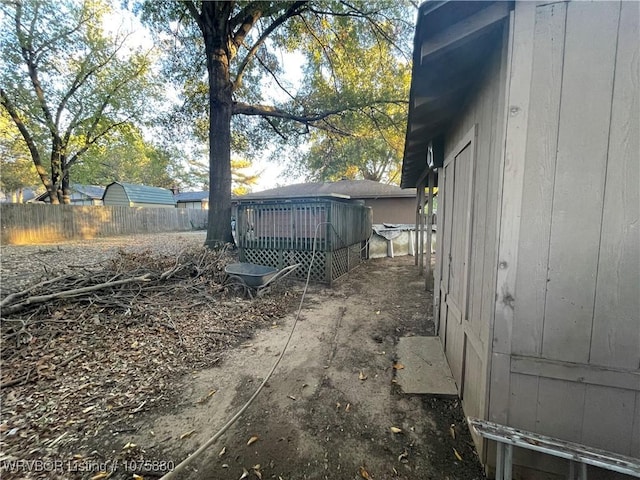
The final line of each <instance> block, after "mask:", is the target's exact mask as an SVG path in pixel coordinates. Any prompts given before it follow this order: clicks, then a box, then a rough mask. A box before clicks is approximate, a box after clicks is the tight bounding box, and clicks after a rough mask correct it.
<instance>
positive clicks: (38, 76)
mask: <svg viewBox="0 0 640 480" xmlns="http://www.w3.org/2000/svg"><path fill="white" fill-rule="evenodd" d="M1 12H2V15H1V16H0V22H1V27H2V29H1V30H0V31H1V32H2V33H0V54H1V55H2V58H3V59H4V62H2V64H1V66H0V75H1V77H2V83H1V84H0V99H1V102H2V106H3V107H4V108H5V109H6V111H7V112H8V114H9V116H10V118H11V119H12V121H13V122H14V123H15V125H16V127H17V128H18V130H19V132H20V134H21V136H22V137H23V140H24V142H25V144H26V146H27V148H28V151H29V153H30V156H31V159H32V161H33V163H34V165H35V168H36V170H37V173H38V175H39V177H40V180H41V182H42V184H43V185H44V186H45V187H46V189H47V191H48V192H49V193H50V198H51V200H52V203H62V202H68V201H69V190H68V187H69V182H70V172H71V170H72V168H74V166H75V165H77V164H79V162H80V160H81V158H82V156H83V155H84V154H85V153H86V152H87V151H89V150H90V149H93V148H97V147H99V146H100V145H102V144H103V142H105V141H106V139H107V136H108V135H115V134H116V132H117V131H118V130H119V129H121V128H124V127H126V126H128V125H130V124H131V122H133V121H136V122H139V121H141V120H142V118H143V117H144V113H145V110H146V109H147V108H149V106H150V104H151V102H152V97H153V95H154V94H155V91H156V86H155V85H154V83H153V80H152V76H151V70H150V67H151V65H152V61H153V58H152V53H151V52H149V51H143V50H141V49H139V48H135V47H134V46H133V45H132V43H131V42H130V41H129V33H127V32H126V31H125V32H116V33H113V34H108V33H107V32H105V21H106V16H107V15H109V14H110V13H112V11H111V7H110V2H107V1H106V0H84V1H81V2H77V1H72V0H69V1H56V2H48V1H39V0H14V1H12V2H4V3H3V4H2V11H1Z"/></svg>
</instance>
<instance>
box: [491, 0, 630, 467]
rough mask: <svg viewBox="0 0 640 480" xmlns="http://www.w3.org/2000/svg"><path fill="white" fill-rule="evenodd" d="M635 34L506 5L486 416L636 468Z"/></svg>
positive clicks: (621, 19) (616, 19) (572, 11)
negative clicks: (511, 19)
mask: <svg viewBox="0 0 640 480" xmlns="http://www.w3.org/2000/svg"><path fill="white" fill-rule="evenodd" d="M523 4H524V5H523ZM639 21H640V3H637V2H635V1H628V2H622V3H621V2H569V3H564V2H561V3H560V2H559V3H548V2H547V3H544V4H543V3H539V4H538V5H535V4H531V3H529V2H522V4H521V3H520V2H517V3H516V10H515V33H514V35H515V40H514V50H513V61H512V68H513V72H512V74H511V78H512V84H511V85H512V87H511V92H510V100H509V101H510V106H509V108H510V115H509V122H510V124H512V125H509V126H507V142H506V145H507V147H506V148H507V155H506V160H505V162H506V163H505V178H504V197H503V200H502V205H503V207H502V210H503V216H502V218H503V224H502V232H503V235H502V238H501V246H500V250H501V251H500V258H499V264H500V265H501V266H502V265H503V264H504V265H505V266H506V265H508V267H507V268H505V270H508V272H507V271H505V272H504V273H503V272H501V271H500V269H499V272H500V273H499V274H498V284H497V292H496V293H497V295H498V297H499V298H498V300H497V302H496V326H495V342H494V353H495V355H494V364H493V370H494V372H493V376H492V378H494V379H495V381H493V382H492V393H491V398H492V401H491V403H492V407H491V408H492V411H491V416H490V417H491V419H493V420H496V421H500V422H502V423H507V424H509V425H512V426H515V427H521V428H524V429H529V430H533V431H536V432H539V433H543V434H547V435H551V436H554V437H559V438H563V439H566V440H572V441H577V442H581V443H585V444H588V445H591V446H595V447H600V448H603V449H606V450H609V451H615V452H618V453H621V454H625V455H631V456H634V457H638V458H640V211H639V210H640V198H639V194H638V190H639V187H638V186H639V185H640V173H639V170H640V144H639V137H640V135H639V132H640V122H639V118H638V117H639V115H640V113H639V112H640V103H639V93H638V92H639V85H640V74H639V62H640V53H639V46H640V42H639V41H638V39H639V38H640V29H639ZM516 80H517V81H516ZM523 86H524V87H523ZM518 158H519V159H522V158H523V159H524V162H522V160H520V161H519V162H520V165H519V166H516V167H515V168H513V167H510V161H512V160H511V159H518ZM514 205H515V208H520V210H519V211H518V212H514V213H513V214H511V215H505V210H506V211H509V208H513V206H514ZM520 205H521V206H520ZM509 232H511V233H509ZM518 232H519V233H518ZM514 267H515V268H514ZM500 268H502V267H500ZM507 295H508V298H507Z"/></svg>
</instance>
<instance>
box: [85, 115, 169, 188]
mask: <svg viewBox="0 0 640 480" xmlns="http://www.w3.org/2000/svg"><path fill="white" fill-rule="evenodd" d="M179 158H180V157H177V156H175V155H172V154H171V153H170V152H167V151H165V150H163V149H161V148H159V147H155V146H153V145H150V144H149V143H148V142H145V140H144V138H143V136H142V132H141V131H140V129H139V128H137V127H135V126H134V125H132V124H125V125H122V126H121V127H120V128H119V129H117V130H112V131H110V132H109V133H107V134H106V135H105V136H104V138H103V141H102V142H100V144H99V145H96V146H95V147H94V148H93V149H91V150H90V151H89V152H87V154H85V155H84V156H83V157H82V158H81V160H80V161H79V162H78V163H77V164H76V166H75V167H74V180H75V182H77V183H83V184H89V185H107V184H109V183H111V182H114V181H122V182H129V183H140V184H144V185H152V186H155V187H164V188H171V187H173V186H174V184H175V183H176V182H175V180H174V178H173V175H171V173H172V172H173V170H177V169H178V168H179V165H178V161H179Z"/></svg>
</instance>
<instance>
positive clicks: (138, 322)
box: [0, 247, 298, 479]
mask: <svg viewBox="0 0 640 480" xmlns="http://www.w3.org/2000/svg"><path fill="white" fill-rule="evenodd" d="M4 261H5V258H3V263H4ZM237 261H238V260H237V258H236V255H235V254H234V253H233V252H230V251H228V250H226V249H222V250H219V251H212V250H209V249H206V248H204V247H188V248H185V249H184V250H182V251H181V252H180V253H178V254H177V255H176V254H165V253H160V254H159V253H157V251H152V250H142V251H140V250H138V251H134V252H131V251H124V250H120V251H118V252H117V253H116V254H115V255H114V256H112V257H111V258H109V259H108V260H105V261H102V262H100V263H97V264H94V265H90V266H76V267H65V268H64V269H60V270H59V271H57V270H55V269H51V270H49V271H47V272H46V274H45V275H43V278H40V279H31V281H30V282H22V283H21V284H20V288H21V290H16V289H15V288H14V289H13V290H14V291H11V289H8V288H6V283H5V282H3V283H4V285H5V288H3V293H2V297H3V298H2V324H1V326H2V329H1V335H2V351H1V360H2V378H1V382H2V383H1V385H2V389H1V396H2V412H1V423H0V447H1V448H0V452H1V454H0V462H3V465H5V466H6V465H7V462H10V461H14V460H21V461H24V460H29V459H37V460H38V461H40V462H47V461H49V462H55V461H57V462H64V468H63V469H62V470H64V471H61V472H59V473H60V475H58V476H56V474H57V473H58V472H56V471H44V472H36V471H34V470H37V469H33V468H32V469H25V468H22V469H21V470H22V471H19V472H13V473H12V472H11V471H8V470H7V469H4V471H3V472H2V473H3V475H2V477H3V478H7V479H10V478H92V477H93V476H95V475H98V478H99V475H101V474H103V473H104V472H93V473H92V474H91V475H89V476H87V474H86V473H84V474H82V473H79V474H78V475H72V474H70V473H69V472H68V470H69V465H71V464H70V463H68V462H76V463H78V464H79V463H80V462H85V464H86V462H87V458H93V461H96V460H99V458H100V456H99V453H98V452H95V451H94V452H91V450H90V449H91V445H92V438H95V437H97V436H99V435H102V434H104V433H105V432H111V433H115V432H127V431H135V426H134V423H135V416H136V414H138V413H140V412H142V411H145V410H149V409H155V408H160V407H162V406H163V402H167V400H168V398H169V396H170V394H171V391H172V390H171V389H172V388H175V386H176V382H174V381H176V380H178V379H179V378H180V376H181V375H183V374H185V373H187V372H189V371H193V370H194V369H199V368H202V367H208V366H212V365H215V364H216V363H217V362H219V361H220V359H221V358H222V355H223V352H224V351H225V350H226V349H228V348H229V347H230V346H233V345H235V344H238V343H239V342H240V341H243V340H245V339H246V338H250V337H251V335H252V331H253V330H255V329H256V328H259V327H262V326H271V325H272V324H274V323H277V321H278V319H279V318H281V317H282V316H284V315H285V314H286V313H287V312H289V311H291V310H292V309H293V308H294V307H295V304H296V302H297V298H298V294H297V293H294V292H293V291H292V289H290V288H288V286H287V283H288V282H286V281H285V282H282V283H283V285H276V286H275V287H274V290H276V291H274V292H272V293H271V294H270V295H266V296H263V297H261V298H257V299H254V300H247V299H245V298H241V297H238V296H237V295H236V293H237V292H230V291H229V290H230V289H229V288H228V287H226V286H225V285H224V280H225V273H224V267H225V265H227V264H228V263H233V262H237ZM3 268H4V265H3ZM14 286H15V284H14ZM7 290H9V291H10V293H7ZM119 458H121V459H123V460H124V461H125V462H126V461H127V460H135V459H136V458H143V452H141V451H140V449H139V448H138V447H137V446H136V445H133V444H128V445H125V446H124V448H123V449H122V452H120V454H119ZM116 460H117V459H116ZM42 465H45V464H44V463H43V464H42ZM48 465H49V466H51V465H54V466H55V465H61V464H59V463H58V464H54V463H49V464H48ZM45 467H46V465H45ZM19 470H20V469H19ZM26 470H30V471H28V472H27V471H26ZM49 470H51V469H49ZM132 473H136V474H141V475H142V474H146V475H147V476H148V475H149V474H153V473H157V472H148V471H147V472H145V471H144V465H142V464H141V465H140V471H137V472H129V473H128V475H129V476H128V477H127V478H131V474H132ZM152 476H156V475H152Z"/></svg>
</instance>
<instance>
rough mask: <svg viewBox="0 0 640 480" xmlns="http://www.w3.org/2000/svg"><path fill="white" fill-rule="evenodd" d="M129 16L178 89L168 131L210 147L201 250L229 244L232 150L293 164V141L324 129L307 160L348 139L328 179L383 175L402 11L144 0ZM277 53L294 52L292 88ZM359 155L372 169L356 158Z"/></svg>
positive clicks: (403, 100)
mask: <svg viewBox="0 0 640 480" xmlns="http://www.w3.org/2000/svg"><path fill="white" fill-rule="evenodd" d="M136 8H137V9H138V10H139V11H141V12H142V14H143V18H145V19H146V21H147V22H148V24H149V25H151V26H152V27H153V28H154V30H155V34H156V41H157V42H158V43H159V44H162V50H163V51H165V52H166V53H167V54H168V55H169V57H168V58H167V60H166V61H165V73H166V75H165V76H166V78H168V79H170V80H171V81H172V82H174V85H175V86H176V90H177V91H178V92H179V100H180V103H181V108H180V109H179V110H177V111H175V112H172V115H170V116H169V118H168V121H167V122H166V125H167V126H168V127H170V128H173V129H176V128H177V127H178V125H188V128H186V129H184V130H183V129H180V128H177V130H178V132H179V134H183V135H189V134H191V135H195V136H196V137H198V138H200V139H201V140H206V141H207V142H208V143H209V174H210V184H211V185H210V186H211V189H210V191H211V196H210V202H209V204H210V211H209V220H210V221H209V230H208V232H207V240H206V244H207V245H210V246H214V245H219V244H220V242H225V241H229V240H230V239H231V229H230V224H229V222H228V221H226V220H225V219H226V218H228V217H230V215H231V202H230V195H231V186H232V175H231V158H232V156H231V152H233V153H234V154H235V155H236V156H239V157H242V158H251V156H252V154H253V153H256V152H262V151H263V150H264V148H265V146H266V145H270V146H271V148H272V150H274V151H275V152H276V153H275V154H276V155H277V156H279V157H281V158H282V157H283V156H284V155H286V153H287V151H285V149H283V148H279V147H280V146H283V145H288V146H289V150H288V153H289V154H290V155H291V154H292V155H296V156H298V157H299V156H300V154H299V152H300V151H302V150H301V149H299V148H296V147H299V146H300V144H301V141H300V138H301V137H306V138H308V134H309V133H311V132H317V131H323V132H327V133H326V134H325V135H320V134H317V135H318V136H317V137H316V138H315V140H316V141H317V143H318V144H320V146H319V147H317V148H316V150H314V152H313V153H314V154H315V157H317V158H319V157H320V156H322V155H323V152H325V153H326V152H327V151H331V150H330V149H328V147H333V146H335V145H336V144H338V143H340V142H343V140H342V138H341V137H351V138H352V139H353V142H352V143H350V144H348V143H346V142H344V143H345V145H344V146H340V147H339V150H340V151H343V150H344V151H345V152H346V153H344V152H343V153H342V155H341V158H340V161H341V162H342V163H344V164H345V165H344V168H336V169H333V168H332V170H336V171H337V170H343V171H352V170H353V164H354V163H355V164H359V165H358V166H357V167H355V168H356V169H357V170H358V171H362V172H365V173H366V174H367V175H369V176H376V177H380V178H382V177H383V176H384V175H387V176H388V177H390V176H392V173H391V170H392V169H393V167H394V165H396V164H397V158H398V156H397V152H398V147H399V143H401V140H400V142H398V141H397V139H396V138H395V137H394V135H395V133H396V132H397V131H400V130H401V129H402V121H401V120H400V118H401V117H402V116H403V115H404V114H405V112H406V110H403V109H406V104H407V100H408V99H407V88H406V86H407V85H408V83H407V80H406V78H405V76H406V72H408V61H409V58H410V56H409V55H408V54H407V52H409V51H410V48H409V41H410V38H411V35H412V31H413V24H412V22H411V21H410V20H409V18H410V17H413V7H411V4H409V3H407V2H406V1H404V2H403V1H400V2H399V1H397V0H378V1H377V2H368V1H365V0H356V1H352V2H342V1H335V0H334V1H328V0H324V1H322V0H318V1H313V2H305V1H296V2H281V1H266V2H263V1H260V2H258V1H234V2H231V1H218V2H195V1H190V0H185V1H181V2H154V1H151V0H146V1H144V2H143V3H142V4H137V5H136ZM282 52H289V53H292V52H298V54H300V53H302V55H303V58H304V59H305V60H304V62H305V64H304V67H303V70H302V72H303V79H302V80H303V81H302V83H301V84H298V83H297V82H296V81H295V80H294V79H292V78H287V77H288V75H289V72H288V70H287V68H285V61H286V60H285V59H287V58H291V57H287V56H285V55H283V54H282ZM403 55H404V58H403ZM396 57H397V58H398V59H396ZM376 67H377V68H376ZM390 75H396V80H397V81H398V82H399V83H400V86H399V87H398V88H395V85H394V81H393V79H391V80H390V78H393V77H390ZM301 85H302V86H301ZM176 118H180V119H181V120H183V121H181V122H179V123H177V122H175V119H176ZM371 129H374V130H376V131H378V137H379V138H376V136H375V135H371V134H370V130H371ZM205 134H206V136H205ZM399 138H401V135H400V137H399ZM365 140H366V141H365ZM276 142H279V143H280V146H279V145H277V144H276ZM274 145H276V146H275V147H274ZM322 145H324V147H322ZM365 145H369V147H368V149H364V146H365ZM365 155H366V156H367V158H368V159H371V162H373V163H372V164H368V163H367V162H366V161H362V157H363V156H365ZM310 158H311V157H310ZM325 162H328V163H331V161H329V160H325ZM379 164H380V165H384V167H380V168H379V167H378V166H377V165H379ZM367 169H368V170H367ZM312 170H314V174H317V175H329V173H327V172H325V171H324V170H323V169H321V168H315V167H314V168H312ZM363 175H364V173H363Z"/></svg>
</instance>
